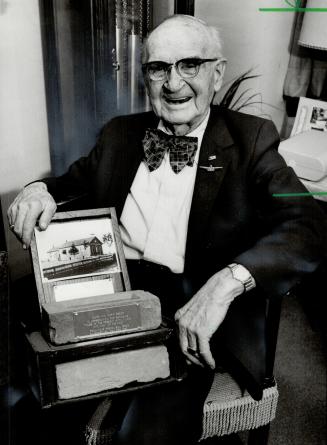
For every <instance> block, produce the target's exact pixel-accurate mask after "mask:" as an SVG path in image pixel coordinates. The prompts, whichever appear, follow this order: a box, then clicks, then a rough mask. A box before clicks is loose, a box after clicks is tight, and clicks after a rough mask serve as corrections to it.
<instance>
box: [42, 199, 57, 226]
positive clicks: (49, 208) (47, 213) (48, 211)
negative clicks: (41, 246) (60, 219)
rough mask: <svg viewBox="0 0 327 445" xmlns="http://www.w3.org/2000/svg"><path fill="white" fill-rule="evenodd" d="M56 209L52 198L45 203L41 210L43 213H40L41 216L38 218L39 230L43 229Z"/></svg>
mask: <svg viewBox="0 0 327 445" xmlns="http://www.w3.org/2000/svg"><path fill="white" fill-rule="evenodd" d="M56 210H57V205H56V203H55V202H54V201H53V200H52V201H49V203H48V204H47V205H46V207H45V209H44V210H43V213H42V214H41V217H40V220H39V227H40V229H41V230H45V229H46V228H47V227H48V225H49V224H50V222H51V219H52V217H53V215H54V214H55V213H56Z"/></svg>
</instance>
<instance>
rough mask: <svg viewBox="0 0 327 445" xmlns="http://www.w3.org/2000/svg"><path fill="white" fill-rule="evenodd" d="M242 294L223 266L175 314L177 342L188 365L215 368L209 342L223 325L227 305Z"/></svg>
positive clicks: (239, 285)
mask: <svg viewBox="0 0 327 445" xmlns="http://www.w3.org/2000/svg"><path fill="white" fill-rule="evenodd" d="M243 291H244V286H243V284H242V283H241V282H240V281H238V280H235V279H234V278H233V276H232V273H231V271H230V269H229V268H228V267H226V268H224V269H222V270H220V271H219V272H217V273H216V274H215V275H213V276H212V277H211V278H210V279H209V280H208V281H207V282H206V284H205V285H204V286H203V287H201V289H200V290H199V291H198V292H197V293H196V294H195V295H194V296H193V297H192V298H191V300H190V301H188V302H187V304H186V305H185V306H183V307H182V308H180V309H179V310H178V311H177V312H176V314H175V320H176V322H177V324H178V329H179V342H180V346H181V349H182V352H183V353H184V355H185V356H186V358H187V360H188V362H192V363H194V364H196V365H200V366H205V365H208V366H210V368H212V369H215V360H214V358H213V356H212V353H211V351H210V345H209V341H210V339H211V337H212V335H213V334H214V333H215V332H216V330H217V329H218V328H219V326H220V325H221V323H222V322H223V320H224V318H225V316H226V313H227V310H228V308H229V305H230V303H231V302H232V301H233V300H234V298H236V297H237V296H238V295H240V294H242V293H243Z"/></svg>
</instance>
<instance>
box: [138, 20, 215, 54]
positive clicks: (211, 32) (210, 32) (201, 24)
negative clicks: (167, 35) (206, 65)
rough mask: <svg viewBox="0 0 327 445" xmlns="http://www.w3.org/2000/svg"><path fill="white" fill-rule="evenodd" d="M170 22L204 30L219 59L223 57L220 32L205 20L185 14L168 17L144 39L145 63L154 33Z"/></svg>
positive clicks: (143, 52)
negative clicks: (149, 42) (150, 39)
mask: <svg viewBox="0 0 327 445" xmlns="http://www.w3.org/2000/svg"><path fill="white" fill-rule="evenodd" d="M170 21H176V22H181V23H183V24H184V25H188V24H189V25H196V26H197V28H198V29H202V30H203V32H204V33H205V34H206V36H207V39H208V42H210V44H212V46H213V47H214V49H215V51H216V54H215V55H216V56H217V57H219V58H220V57H222V40H221V36H220V31H219V29H218V28H216V27H215V26H210V25H208V24H207V23H206V22H205V21H204V20H201V19H198V18H197V17H193V16H192V15H185V14H175V15H171V16H169V17H167V18H166V19H165V20H163V21H162V22H161V23H160V24H159V25H158V26H156V27H155V28H154V29H153V30H152V31H150V32H149V34H148V35H147V37H146V38H145V39H144V43H143V48H142V60H143V61H144V60H145V59H146V55H147V44H148V40H149V38H150V37H151V35H152V33H154V32H156V30H157V29H159V28H160V27H161V26H162V25H163V24H165V23H167V22H170Z"/></svg>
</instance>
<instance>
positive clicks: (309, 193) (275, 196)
mask: <svg viewBox="0 0 327 445" xmlns="http://www.w3.org/2000/svg"><path fill="white" fill-rule="evenodd" d="M324 195H326V196H327V192H303V193H274V194H273V197H274V198H287V197H289V196H324Z"/></svg>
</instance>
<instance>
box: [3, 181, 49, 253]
mask: <svg viewBox="0 0 327 445" xmlns="http://www.w3.org/2000/svg"><path fill="white" fill-rule="evenodd" d="M56 209H57V205H56V203H55V201H54V199H53V198H52V196H51V195H50V193H48V189H47V186H46V185H45V183H44V182H34V183H33V184H30V185H28V186H27V187H25V188H24V189H23V190H22V191H21V192H20V193H19V195H17V197H16V199H15V200H14V202H13V203H12V204H11V206H10V207H9V209H8V221H9V225H10V228H11V230H12V231H13V232H14V233H15V235H16V236H17V238H18V239H19V240H20V241H21V242H22V243H23V247H24V249H27V248H28V247H29V245H30V242H31V239H32V235H33V229H34V227H35V226H36V223H37V220H38V219H39V228H40V229H41V230H45V229H46V228H47V227H48V225H49V223H50V221H51V219H52V217H53V215H54V214H55V212H56Z"/></svg>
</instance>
